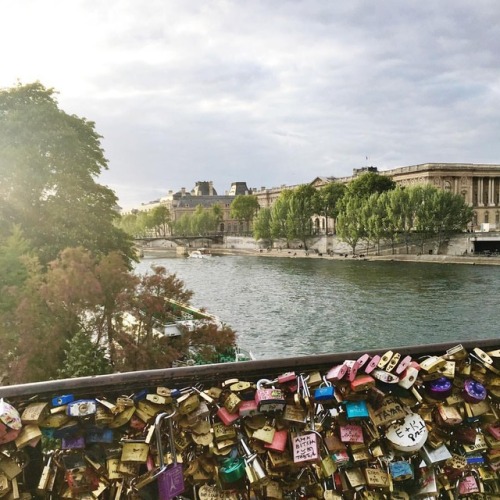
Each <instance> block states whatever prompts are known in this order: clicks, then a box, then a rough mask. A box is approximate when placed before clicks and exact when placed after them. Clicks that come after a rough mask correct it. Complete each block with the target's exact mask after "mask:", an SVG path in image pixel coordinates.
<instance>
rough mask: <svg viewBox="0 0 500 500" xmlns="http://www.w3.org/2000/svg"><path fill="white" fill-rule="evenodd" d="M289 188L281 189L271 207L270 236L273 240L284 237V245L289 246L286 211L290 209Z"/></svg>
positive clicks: (290, 192) (290, 191) (290, 193)
mask: <svg viewBox="0 0 500 500" xmlns="http://www.w3.org/2000/svg"><path fill="white" fill-rule="evenodd" d="M291 197H292V190H291V189H284V190H283V191H281V193H280V195H279V197H278V199H277V200H276V201H275V202H274V203H273V205H272V207H271V221H270V226H271V237H272V238H273V239H274V240H279V239H285V240H286V247H287V248H290V238H289V231H288V230H287V220H288V213H289V211H290V199H291Z"/></svg>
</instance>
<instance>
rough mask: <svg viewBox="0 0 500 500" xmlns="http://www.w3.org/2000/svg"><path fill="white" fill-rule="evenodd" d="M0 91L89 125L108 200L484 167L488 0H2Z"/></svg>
mask: <svg viewBox="0 0 500 500" xmlns="http://www.w3.org/2000/svg"><path fill="white" fill-rule="evenodd" d="M3 7H4V8H3V20H4V22H3V23H2V30H0V43H1V44H2V46H3V47H8V50H4V51H3V54H4V57H3V60H2V65H1V66H0V85H1V86H4V87H5V86H10V85H12V84H14V83H15V82H16V79H17V78H19V79H21V81H22V82H24V83H27V82H30V81H33V80H40V81H41V82H42V83H43V84H45V85H46V86H52V87H55V88H56V89H57V90H58V91H59V93H60V94H59V102H60V104H61V107H62V108H63V109H64V110H65V111H67V112H70V113H76V114H78V115H80V116H85V117H87V118H88V119H91V120H93V121H95V122H96V127H97V130H98V131H99V133H101V134H102V135H103V136H104V139H103V146H104V148H105V150H106V155H107V157H108V159H109V161H110V163H109V167H110V168H109V171H107V172H106V173H105V174H104V175H103V177H102V179H103V182H104V183H106V184H108V185H110V186H111V187H113V188H114V189H115V190H116V192H117V194H118V196H119V198H120V202H121V204H122V205H124V206H131V205H134V204H139V203H140V202H143V201H148V200H149V199H153V198H157V197H158V196H161V195H162V194H164V193H166V192H167V190H168V189H175V190H177V189H179V188H180V187H186V188H188V189H189V188H191V187H192V186H193V185H194V183H195V182H196V181H198V180H213V181H214V184H215V187H216V189H217V190H218V192H224V191H225V190H227V189H229V185H230V183H231V182H232V181H235V180H244V181H247V183H248V185H249V186H252V187H260V186H262V185H267V186H273V185H281V184H284V183H287V184H295V183H300V182H307V181H309V180H312V178H314V177H315V176H317V175H334V176H343V175H349V174H350V172H351V171H352V168H353V167H359V166H360V165H364V164H365V161H366V160H365V156H369V163H370V164H373V165H376V166H379V167H380V168H384V169H385V168H392V167H396V166H400V165H409V164H415V163H422V162H428V161H450V162H451V161H464V162H490V163H497V162H499V156H500V155H499V152H500V146H499V145H498V140H497V136H498V130H499V125H500V123H499V122H500V119H499V118H498V113H497V109H498V108H499V101H500V91H499V89H500V84H499V82H500V78H499V69H498V68H499V64H498V63H499V61H498V58H499V56H498V54H499V53H500V50H499V49H500V46H499V45H500V41H499V39H498V36H497V33H496V28H495V27H496V26H498V24H499V21H500V19H499V18H500V11H499V10H498V8H497V3H496V2H495V1H494V0H479V1H476V2H474V3H471V2H469V1H466V0H455V1H451V0H442V1H441V2H422V1H417V0H410V1H407V2H400V1H396V0H386V1H383V2H376V3H375V2H368V1H362V0H354V1H350V2H325V1H323V0H302V1H301V0H276V1H273V2H269V1H265V0H255V1H252V2H246V1H243V0H190V1H189V2H186V1H183V0H175V1H174V0H148V1H147V2H139V1H137V0H120V1H118V0H108V1H106V2H102V1H97V0H80V1H76V0H72V1H68V0H47V1H46V2H43V3H41V2H38V1H36V0H9V1H7V2H4V4H3Z"/></svg>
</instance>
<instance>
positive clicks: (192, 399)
mask: <svg viewBox="0 0 500 500" xmlns="http://www.w3.org/2000/svg"><path fill="white" fill-rule="evenodd" d="M177 404H178V405H179V413H180V414H181V415H187V414H188V413H191V412H192V411H194V410H196V408H198V406H199V405H200V397H199V396H198V394H184V395H183V396H181V397H180V398H179V399H178V400H177Z"/></svg>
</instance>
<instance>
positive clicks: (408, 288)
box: [137, 256, 500, 358]
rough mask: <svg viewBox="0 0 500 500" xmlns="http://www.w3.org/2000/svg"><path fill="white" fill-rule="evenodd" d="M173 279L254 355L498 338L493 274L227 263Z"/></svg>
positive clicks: (206, 263) (184, 265) (184, 263)
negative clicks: (183, 285)
mask: <svg viewBox="0 0 500 500" xmlns="http://www.w3.org/2000/svg"><path fill="white" fill-rule="evenodd" d="M152 263H156V264H161V265H163V266H165V267H166V268H167V269H168V270H169V271H170V272H173V273H176V274H177V276H178V277H179V278H181V279H182V280H183V281H184V282H185V284H186V287H187V288H189V289H191V290H193V291H194V292H195V294H194V297H193V301H192V302H193V305H195V306H197V307H205V308H206V309H207V310H209V311H210V312H212V313H214V314H216V315H218V316H219V317H221V318H222V319H223V320H224V321H226V322H227V323H228V324H230V325H231V326H232V327H233V328H234V329H235V330H236V331H237V332H238V337H239V342H240V344H241V345H242V346H245V347H247V348H249V349H250V350H252V351H253V352H254V354H255V355H256V356H257V357H258V358H279V357H293V356H298V355H306V354H315V353H332V352H340V351H348V350H363V349H368V348H383V347H397V346H403V345H417V344H421V343H422V344H424V343H431V342H432V343H434V342H446V341H455V340H456V341H462V340H468V339H474V338H495V337H498V330H497V325H498V321H499V319H500V308H499V307H498V298H499V297H500V268H497V267H486V266H485V267H483V266H459V265H438V264H420V263H397V262H353V261H328V260H316V259H315V260H313V259H270V258H259V257H241V256H225V257H213V258H212V259H210V260H195V259H184V258H172V259H155V260H153V259H147V260H143V261H142V262H141V263H140V264H139V265H138V266H137V269H138V271H139V272H145V271H147V270H148V269H149V267H150V265H151V264H152Z"/></svg>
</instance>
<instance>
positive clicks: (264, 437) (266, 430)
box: [252, 425, 276, 444]
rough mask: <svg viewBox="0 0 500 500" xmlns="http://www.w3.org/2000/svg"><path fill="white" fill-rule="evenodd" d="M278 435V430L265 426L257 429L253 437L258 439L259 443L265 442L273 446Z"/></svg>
mask: <svg viewBox="0 0 500 500" xmlns="http://www.w3.org/2000/svg"><path fill="white" fill-rule="evenodd" d="M275 433H276V429H275V428H274V427H272V426H271V425H265V426H264V427H262V428H261V429H257V430H256V431H255V432H254V433H253V435H252V437H253V438H254V439H258V440H259V441H263V442H264V443H268V444H271V443H272V442H273V439H274V435H275Z"/></svg>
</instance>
